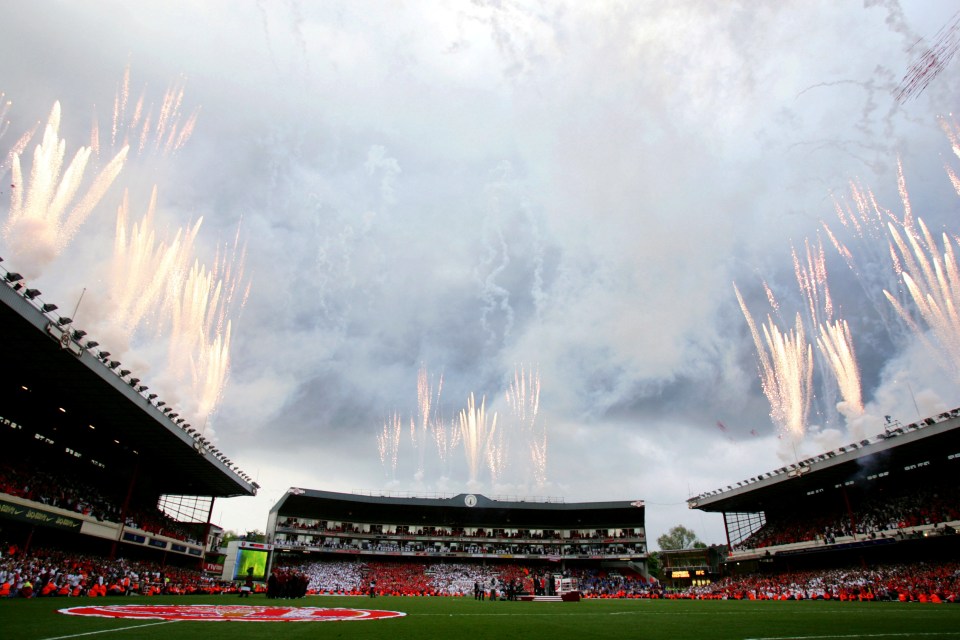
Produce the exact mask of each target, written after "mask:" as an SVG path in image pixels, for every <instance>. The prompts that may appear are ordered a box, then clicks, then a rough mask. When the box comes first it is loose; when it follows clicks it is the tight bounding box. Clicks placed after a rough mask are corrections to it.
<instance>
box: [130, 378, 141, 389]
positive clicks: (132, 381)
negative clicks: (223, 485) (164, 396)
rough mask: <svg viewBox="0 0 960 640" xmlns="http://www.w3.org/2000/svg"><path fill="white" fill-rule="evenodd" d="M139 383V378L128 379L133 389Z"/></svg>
mask: <svg viewBox="0 0 960 640" xmlns="http://www.w3.org/2000/svg"><path fill="white" fill-rule="evenodd" d="M139 382H140V378H130V386H131V387H135V386H137V383H139Z"/></svg>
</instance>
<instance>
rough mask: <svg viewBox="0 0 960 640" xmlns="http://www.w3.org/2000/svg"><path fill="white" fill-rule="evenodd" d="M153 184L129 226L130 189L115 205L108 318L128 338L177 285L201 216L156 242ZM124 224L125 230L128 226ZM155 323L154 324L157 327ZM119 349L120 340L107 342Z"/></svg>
mask: <svg viewBox="0 0 960 640" xmlns="http://www.w3.org/2000/svg"><path fill="white" fill-rule="evenodd" d="M156 207H157V188H156V187H154V188H153V192H152V194H151V197H150V204H149V206H148V208H147V212H146V214H144V216H143V218H142V219H141V220H140V222H138V223H134V225H133V227H132V228H130V227H129V223H128V218H129V209H130V203H129V194H128V193H127V192H126V191H125V192H124V194H123V202H122V204H121V205H120V207H119V208H118V210H117V231H116V237H115V240H114V248H113V263H112V268H111V287H110V291H111V296H112V302H113V305H112V307H113V309H112V312H111V318H112V322H113V323H114V324H115V325H116V327H117V328H118V329H119V330H120V331H121V332H122V333H123V336H124V338H126V339H127V340H129V339H131V338H132V337H133V335H134V333H135V331H136V330H137V328H138V327H139V326H140V324H141V323H142V322H143V321H144V319H146V318H150V317H153V315H154V314H155V313H156V312H158V311H159V310H160V308H161V307H162V306H163V303H164V302H165V298H166V295H167V293H168V292H169V291H170V290H171V289H176V288H177V285H176V284H174V283H173V281H174V280H175V279H176V278H177V277H182V274H183V273H184V272H185V271H186V267H187V266H188V265H189V264H190V260H191V255H192V253H193V243H194V240H195V239H196V236H197V232H198V231H199V230H200V225H201V223H202V219H200V220H198V221H197V222H196V224H194V225H193V227H188V228H186V229H180V230H178V231H177V234H176V237H175V238H174V240H173V242H172V243H170V244H169V245H167V244H165V243H163V242H159V241H158V240H157V238H156V230H155V228H154V213H155V211H156ZM128 229H129V231H128ZM157 328H158V329H159V327H157ZM110 346H111V348H113V349H121V348H123V346H122V345H110Z"/></svg>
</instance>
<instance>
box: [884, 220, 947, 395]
mask: <svg viewBox="0 0 960 640" xmlns="http://www.w3.org/2000/svg"><path fill="white" fill-rule="evenodd" d="M889 230H890V237H891V242H890V251H891V253H894V254H895V255H896V256H898V258H899V261H898V267H899V271H898V274H899V275H900V277H901V279H902V281H903V284H904V286H905V287H906V290H907V292H908V293H909V294H910V297H911V299H912V300H913V302H914V304H915V305H916V308H917V311H918V312H919V314H920V317H921V318H922V319H923V321H924V323H925V324H926V327H927V328H928V329H929V333H928V332H927V331H924V330H923V328H922V327H921V326H920V325H919V323H917V322H916V321H915V320H914V319H913V317H912V316H911V315H910V313H909V311H908V310H907V309H906V307H905V306H904V305H902V304H901V303H900V301H899V300H898V299H897V298H896V297H894V296H893V295H892V294H890V293H889V292H888V291H884V292H883V293H884V295H886V296H887V299H888V300H889V301H890V303H891V304H892V305H893V307H894V309H895V310H896V311H897V313H898V314H899V315H900V316H901V317H902V318H903V319H904V321H905V322H906V323H907V324H908V325H909V326H910V327H911V329H913V331H914V333H915V334H916V335H917V337H918V338H920V340H921V341H922V342H923V344H924V345H925V346H926V347H927V348H928V349H929V351H930V353H931V355H932V356H933V357H934V358H935V359H936V360H937V361H938V362H939V363H940V365H941V366H942V367H943V368H944V369H945V370H946V371H949V372H950V373H951V374H952V375H953V376H954V377H955V378H957V379H958V380H960V315H958V308H960V267H958V264H957V260H956V254H955V253H954V247H953V242H952V241H951V240H950V238H949V237H948V236H947V234H946V233H944V234H943V235H942V245H943V250H942V251H941V250H940V249H939V248H938V246H937V243H936V241H935V240H934V238H933V236H932V234H931V233H930V231H929V229H927V226H926V224H924V222H923V220H922V219H919V218H918V219H917V222H916V224H915V225H910V226H904V228H903V233H901V232H900V230H898V229H897V228H896V227H895V226H894V225H892V224H891V225H890V227H889ZM954 241H957V239H956V238H955V239H954ZM931 336H932V340H931Z"/></svg>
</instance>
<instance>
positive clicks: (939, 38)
mask: <svg viewBox="0 0 960 640" xmlns="http://www.w3.org/2000/svg"><path fill="white" fill-rule="evenodd" d="M958 29H960V13H957V14H955V15H954V16H953V18H952V19H951V21H950V22H949V23H947V24H946V25H944V26H943V27H942V28H941V29H940V31H938V32H937V35H936V36H935V37H934V41H933V44H932V45H931V46H930V47H929V48H928V49H926V50H924V51H923V53H922V54H921V55H920V57H918V58H917V59H916V60H915V61H914V62H913V63H912V64H911V65H910V68H909V69H908V70H907V73H906V75H904V76H903V79H902V80H901V81H900V84H899V85H898V86H897V88H896V90H895V91H894V98H896V100H897V102H899V103H901V104H903V103H904V102H906V101H907V100H909V99H911V98H915V97H916V96H918V95H920V94H921V93H923V90H924V89H926V88H927V86H928V85H929V84H930V83H931V82H933V80H934V78H936V77H937V76H938V75H940V73H941V72H942V71H943V70H944V69H946V68H947V66H948V65H949V64H950V62H951V60H953V56H955V55H956V54H957V49H960V34H958Z"/></svg>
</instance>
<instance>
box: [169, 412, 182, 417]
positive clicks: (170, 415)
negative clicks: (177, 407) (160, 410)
mask: <svg viewBox="0 0 960 640" xmlns="http://www.w3.org/2000/svg"><path fill="white" fill-rule="evenodd" d="M178 415H180V414H179V413H171V414H169V415H168V417H170V418H176V417H177V416H178Z"/></svg>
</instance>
